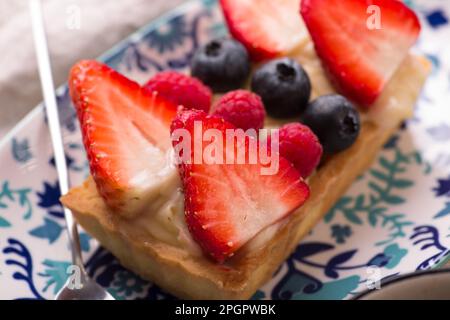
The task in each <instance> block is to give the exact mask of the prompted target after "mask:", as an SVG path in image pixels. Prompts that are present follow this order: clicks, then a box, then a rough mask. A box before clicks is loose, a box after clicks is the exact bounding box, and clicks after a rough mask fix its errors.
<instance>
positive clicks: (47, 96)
mask: <svg viewBox="0 0 450 320" xmlns="http://www.w3.org/2000/svg"><path fill="white" fill-rule="evenodd" d="M29 4H30V12H31V23H32V27H33V38H34V46H35V48H36V58H37V61H38V66H39V76H40V80H41V86H42V93H43V96H44V101H45V112H46V115H47V121H48V126H49V129H50V136H51V140H52V145H53V151H54V155H55V163H56V171H57V173H58V178H59V189H60V192H61V194H66V193H67V192H68V191H69V175H68V171H67V164H66V157H65V153H64V144H63V139H62V136H61V126H60V122H59V116H58V107H57V103H56V97H55V88H54V85H53V78H52V73H51V66H50V59H49V55H48V46H47V38H46V36H45V29H44V22H43V19H42V5H41V1H40V0H29ZM64 216H65V218H66V224H67V233H68V237H69V243H70V247H71V249H72V250H71V251H72V262H73V264H75V265H77V266H78V267H79V268H80V270H81V271H82V272H83V273H86V271H85V269H84V266H83V259H82V256H81V246H80V238H79V235H78V229H77V224H76V222H75V220H74V218H73V215H72V212H71V211H70V210H69V209H67V208H64Z"/></svg>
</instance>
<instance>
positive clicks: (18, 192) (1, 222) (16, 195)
mask: <svg viewBox="0 0 450 320" xmlns="http://www.w3.org/2000/svg"><path fill="white" fill-rule="evenodd" d="M30 192H31V189H30V188H18V189H14V188H11V186H10V184H9V181H4V182H3V184H2V187H1V191H0V228H2V227H3V228H6V227H10V226H11V223H10V222H9V220H8V219H7V218H5V217H4V216H2V215H1V211H2V210H6V209H9V208H10V207H11V205H12V204H16V205H17V204H18V205H19V206H20V207H21V208H22V210H23V211H22V212H21V214H22V218H23V219H24V220H28V219H30V218H31V214H32V210H33V209H32V204H31V201H30V199H29V194H30Z"/></svg>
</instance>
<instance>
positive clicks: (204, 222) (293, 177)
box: [173, 113, 309, 262]
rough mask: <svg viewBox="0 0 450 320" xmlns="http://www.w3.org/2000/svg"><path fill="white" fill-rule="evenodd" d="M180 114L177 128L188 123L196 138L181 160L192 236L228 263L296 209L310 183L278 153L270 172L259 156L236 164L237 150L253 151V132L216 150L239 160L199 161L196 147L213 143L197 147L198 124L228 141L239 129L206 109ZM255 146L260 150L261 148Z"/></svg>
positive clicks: (212, 254) (307, 192) (186, 208)
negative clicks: (231, 132) (228, 134)
mask: <svg viewBox="0 0 450 320" xmlns="http://www.w3.org/2000/svg"><path fill="white" fill-rule="evenodd" d="M178 118H181V119H178V120H179V121H178V120H175V122H177V124H176V125H174V126H173V128H174V129H176V128H180V127H183V128H184V129H186V130H187V131H188V132H190V134H191V137H193V138H192V139H191V140H192V146H191V154H190V161H186V162H183V163H182V164H181V167H182V168H181V177H182V181H183V187H184V196H185V215H186V222H187V225H188V227H189V230H190V232H191V234H192V236H193V238H194V239H195V240H196V241H197V242H198V243H199V245H200V246H201V247H202V248H203V250H204V251H205V252H206V253H207V254H209V255H210V256H211V257H213V258H214V259H215V260H216V261H218V262H223V261H224V260H225V259H226V258H228V257H230V256H232V255H233V254H234V252H235V251H236V250H238V249H239V248H240V247H242V245H244V244H245V243H246V242H247V241H249V240H250V239H251V238H253V237H254V236H255V235H256V234H257V233H258V232H260V231H261V230H262V229H264V228H266V227H268V226H270V225H272V224H273V223H275V222H277V221H278V220H280V219H282V218H283V217H285V216H287V215H289V214H290V213H292V212H293V211H294V210H295V209H296V208H298V207H299V206H301V205H302V204H303V203H304V202H305V201H306V199H307V198H308V196H309V188H308V186H307V185H306V184H305V182H304V181H303V179H302V177H301V175H300V173H299V172H298V171H297V170H296V169H295V168H294V167H293V166H292V164H291V163H289V162H288V161H287V160H286V159H284V158H282V157H279V167H278V171H276V172H273V173H272V174H271V175H262V174H261V169H262V168H263V167H265V168H267V167H268V166H266V165H263V164H261V162H260V161H259V160H258V161H257V162H256V163H255V162H253V164H250V162H249V161H246V162H245V163H243V164H238V163H237V162H238V160H237V158H236V155H237V154H238V153H237V152H239V151H241V152H245V153H246V154H247V155H248V153H249V152H250V150H251V148H250V145H251V142H254V140H253V139H254V138H253V137H249V136H246V138H245V140H243V141H242V143H241V144H239V143H236V142H237V139H235V140H234V142H235V144H234V145H226V147H225V148H224V150H221V151H218V153H217V154H219V155H221V156H225V154H226V153H227V152H232V151H233V150H234V152H235V153H234V155H235V157H234V158H233V160H234V163H229V162H227V164H220V163H212V162H209V164H208V163H206V162H205V161H203V163H194V162H195V161H194V160H195V156H194V152H202V153H206V148H207V147H208V146H211V144H210V143H208V142H203V144H202V145H201V146H202V148H200V149H195V146H194V142H193V140H194V139H196V137H195V133H194V131H195V129H194V128H196V126H198V125H199V124H201V126H202V128H201V129H202V130H201V131H200V133H202V134H203V133H205V132H206V131H207V130H208V129H215V131H216V132H220V133H221V138H222V140H223V141H225V134H226V130H227V129H230V130H234V129H236V128H235V127H234V126H233V125H232V124H230V123H228V122H226V121H224V120H223V119H221V118H219V117H216V116H209V115H206V114H205V113H203V114H200V115H199V114H198V113H191V114H190V115H179V116H178ZM197 138H198V137H197ZM197 141H198V140H197ZM256 145H257V144H256ZM253 151H254V152H259V147H257V149H253ZM223 159H225V158H223ZM189 162H190V163H189Z"/></svg>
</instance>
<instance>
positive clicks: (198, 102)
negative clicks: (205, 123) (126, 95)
mask: <svg viewBox="0 0 450 320" xmlns="http://www.w3.org/2000/svg"><path fill="white" fill-rule="evenodd" d="M144 88H146V89H148V90H151V91H158V92H159V94H161V95H162V96H164V97H165V98H166V99H169V100H171V101H172V102H173V103H175V104H177V105H182V106H184V107H185V108H187V109H199V110H203V111H205V112H209V108H210V106H211V97H212V93H211V90H210V89H209V88H208V87H207V86H205V85H204V84H203V83H202V82H201V81H200V80H198V79H197V78H194V77H190V76H188V75H185V74H182V73H178V72H175V71H163V72H160V73H157V74H156V75H155V76H154V77H153V78H151V79H150V80H149V81H148V82H147V83H146V84H145V85H144Z"/></svg>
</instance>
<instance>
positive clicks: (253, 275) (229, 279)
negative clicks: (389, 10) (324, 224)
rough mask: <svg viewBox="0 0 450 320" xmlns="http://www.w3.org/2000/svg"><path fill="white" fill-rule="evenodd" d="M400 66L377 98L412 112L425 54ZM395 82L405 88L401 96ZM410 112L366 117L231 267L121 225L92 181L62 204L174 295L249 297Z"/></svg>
mask: <svg viewBox="0 0 450 320" xmlns="http://www.w3.org/2000/svg"><path fill="white" fill-rule="evenodd" d="M401 68H403V69H404V70H403V71H402V70H399V71H398V72H397V75H396V76H394V79H392V80H393V81H392V82H393V84H392V83H391V84H390V86H391V89H390V88H386V90H385V92H384V93H383V95H385V97H383V96H382V97H380V99H379V103H381V104H384V103H387V101H389V99H390V98H391V96H390V95H394V96H398V97H400V102H401V103H404V104H405V105H406V106H411V108H410V109H412V105H413V104H414V101H415V100H416V99H417V96H418V94H419V92H420V88H421V87H422V85H423V82H424V81H425V78H426V74H427V67H425V66H424V64H423V63H421V62H420V59H418V58H412V57H409V58H408V59H407V61H405V63H404V65H403V66H402V67H401ZM405 68H406V69H405ZM394 85H395V86H394ZM393 86H394V88H393V89H395V90H402V92H399V93H395V92H394V90H392V87H393ZM388 87H389V86H388ZM410 114H411V110H407V112H400V113H395V115H393V116H395V118H394V119H389V125H387V126H386V125H381V124H379V123H375V122H373V121H371V120H368V119H365V120H364V121H363V123H362V128H361V129H362V130H361V134H360V136H359V137H358V139H357V141H356V143H355V144H354V145H353V146H352V147H351V148H349V149H347V150H345V151H343V152H341V153H339V154H336V155H333V156H332V157H330V158H329V159H327V160H326V162H325V163H324V164H323V165H322V166H321V167H320V168H319V169H318V170H317V172H316V173H315V174H314V175H313V176H312V177H311V178H310V179H309V185H310V188H311V196H310V198H309V199H308V201H307V202H306V203H305V204H304V205H303V207H301V208H299V209H298V210H297V211H296V212H295V213H293V214H291V215H290V216H288V217H287V218H285V219H284V220H283V221H282V222H281V223H280V227H279V228H278V230H276V232H275V233H274V235H273V236H272V237H271V238H270V239H269V240H268V241H267V242H266V243H264V245H262V246H259V247H256V248H254V249H253V250H240V251H238V254H236V255H235V256H234V257H233V258H231V259H230V260H229V261H227V264H226V265H219V264H216V263H214V262H212V261H211V260H209V259H207V258H206V257H203V256H193V255H190V254H189V253H188V252H186V251H185V250H183V249H182V248H179V247H176V246H172V245H169V244H166V243H164V242H161V241H159V240H157V239H155V238H152V237H151V236H149V235H145V236H144V235H142V234H135V233H132V232H130V230H129V229H126V228H122V227H121V220H120V218H117V216H114V215H113V214H111V212H110V211H109V210H108V208H107V206H106V205H105V203H104V202H103V200H102V198H101V197H100V196H99V195H98V193H97V190H96V188H95V184H94V182H93V181H92V179H91V178H89V179H88V180H87V181H86V182H85V183H84V184H83V185H82V186H79V187H76V188H73V189H71V190H70V192H69V193H68V194H67V195H64V196H63V197H62V198H61V201H62V203H63V204H64V205H65V206H66V207H68V208H70V209H71V210H72V211H73V213H74V215H75V217H76V219H77V221H78V222H79V223H80V225H81V226H82V227H83V228H84V229H85V230H86V231H87V232H88V233H90V234H91V235H92V236H94V237H95V238H96V239H97V240H98V241H99V242H100V243H101V244H102V245H103V246H104V247H105V248H106V249H108V250H109V251H111V252H112V253H113V254H114V255H115V256H116V257H117V258H118V259H119V260H120V262H121V263H122V264H123V266H125V267H126V268H128V269H130V270H132V271H134V272H135V273H137V274H139V275H140V276H141V277H143V278H145V279H148V280H150V281H153V282H154V283H156V284H158V285H159V286H160V287H162V288H163V289H165V290H166V291H168V292H170V293H172V294H174V295H175V296H178V297H180V298H188V299H247V298H250V297H251V296H252V295H253V293H254V292H255V291H256V290H257V289H258V288H259V287H261V285H263V284H264V283H265V282H266V281H267V280H268V279H270V278H271V276H272V274H273V272H274V271H275V270H276V269H277V268H278V266H279V265H280V264H281V263H282V262H283V261H284V260H285V259H286V258H287V257H288V256H289V255H290V254H291V253H292V251H293V250H294V249H295V247H296V246H297V244H298V242H299V241H300V240H301V239H302V237H304V236H305V235H306V234H307V233H308V232H309V231H310V230H311V228H312V227H313V226H314V225H315V223H317V221H318V220H319V219H321V218H322V217H323V215H324V214H325V213H327V212H328V210H329V209H330V208H331V207H332V206H333V205H334V203H335V202H336V200H338V199H339V197H341V196H342V194H343V193H344V192H345V190H346V189H347V188H348V187H349V185H350V184H351V183H352V182H353V181H354V180H355V178H356V177H357V176H359V175H360V174H361V173H362V172H363V171H364V170H365V169H366V168H367V167H368V166H369V165H370V164H371V163H372V161H373V159H374V158H375V157H376V155H377V153H378V151H379V150H380V148H381V147H382V145H383V144H384V143H385V141H386V140H387V139H388V138H389V137H390V135H391V134H392V133H393V132H394V131H395V130H396V129H397V127H398V125H399V124H400V123H401V122H402V121H403V120H404V119H406V118H408V117H409V116H410Z"/></svg>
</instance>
